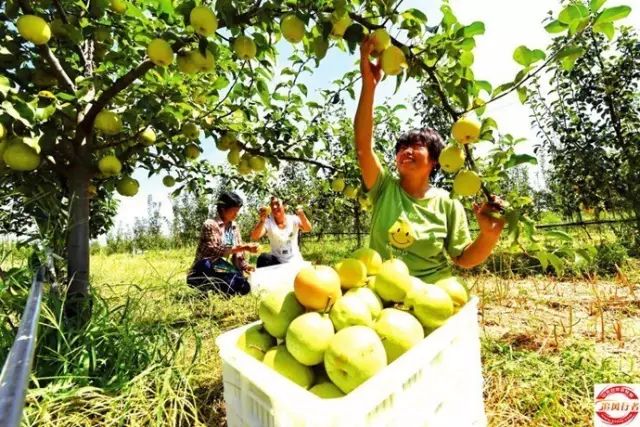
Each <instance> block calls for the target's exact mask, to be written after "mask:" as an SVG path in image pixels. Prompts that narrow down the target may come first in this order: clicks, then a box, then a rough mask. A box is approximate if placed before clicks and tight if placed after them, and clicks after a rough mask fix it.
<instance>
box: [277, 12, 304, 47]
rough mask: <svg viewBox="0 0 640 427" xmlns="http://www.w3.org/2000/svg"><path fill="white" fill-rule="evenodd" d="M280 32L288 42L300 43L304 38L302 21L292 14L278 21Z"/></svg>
mask: <svg viewBox="0 0 640 427" xmlns="http://www.w3.org/2000/svg"><path fill="white" fill-rule="evenodd" d="M280 32H281V33H282V37H284V38H285V39H286V40H287V41H288V42H289V43H294V44H295V43H300V42H301V41H302V39H303V38H304V22H302V20H301V19H300V18H298V17H297V16H296V15H294V14H289V15H286V16H285V17H283V18H282V20H281V21H280Z"/></svg>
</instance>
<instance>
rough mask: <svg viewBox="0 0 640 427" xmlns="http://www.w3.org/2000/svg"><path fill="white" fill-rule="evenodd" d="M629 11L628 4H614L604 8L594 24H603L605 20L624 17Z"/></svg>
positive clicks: (609, 20)
mask: <svg viewBox="0 0 640 427" xmlns="http://www.w3.org/2000/svg"><path fill="white" fill-rule="evenodd" d="M630 13H631V8H630V7H629V6H616V7H609V8H607V9H604V10H603V11H602V12H600V14H599V15H598V17H597V18H596V22H595V23H594V25H598V24H603V23H605V22H613V21H617V20H619V19H622V18H626V17H627V16H629V14H630Z"/></svg>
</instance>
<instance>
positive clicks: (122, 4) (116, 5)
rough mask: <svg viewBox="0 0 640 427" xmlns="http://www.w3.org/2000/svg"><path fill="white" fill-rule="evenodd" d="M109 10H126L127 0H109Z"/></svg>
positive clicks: (122, 11) (117, 11) (119, 11)
mask: <svg viewBox="0 0 640 427" xmlns="http://www.w3.org/2000/svg"><path fill="white" fill-rule="evenodd" d="M111 10H113V11H114V12H115V13H124V12H125V11H126V10H127V2H126V1H125V0H111Z"/></svg>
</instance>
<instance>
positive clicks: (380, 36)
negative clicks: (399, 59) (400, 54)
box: [371, 28, 391, 56]
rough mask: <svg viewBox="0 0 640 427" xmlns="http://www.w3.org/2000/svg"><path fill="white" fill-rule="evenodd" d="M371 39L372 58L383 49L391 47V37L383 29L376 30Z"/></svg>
mask: <svg viewBox="0 0 640 427" xmlns="http://www.w3.org/2000/svg"><path fill="white" fill-rule="evenodd" d="M371 38H372V40H373V50H372V51H371V54H372V55H373V56H379V55H380V54H381V53H382V52H384V51H385V49H387V48H388V47H389V46H391V37H390V36H389V33H388V32H387V30H385V29H384V28H378V29H377V30H375V31H374V32H373V33H371Z"/></svg>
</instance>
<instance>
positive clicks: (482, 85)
mask: <svg viewBox="0 0 640 427" xmlns="http://www.w3.org/2000/svg"><path fill="white" fill-rule="evenodd" d="M476 86H478V89H480V90H484V91H485V92H487V94H489V95H491V91H492V90H493V87H492V86H491V83H489V82H488V81H486V80H476Z"/></svg>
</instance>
